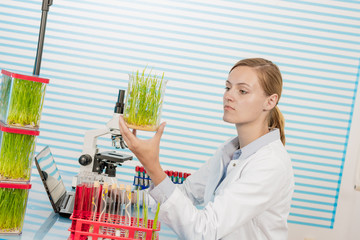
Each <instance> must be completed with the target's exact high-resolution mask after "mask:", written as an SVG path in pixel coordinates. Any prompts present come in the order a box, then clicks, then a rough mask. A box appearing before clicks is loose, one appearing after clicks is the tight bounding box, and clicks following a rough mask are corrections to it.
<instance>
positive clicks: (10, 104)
mask: <svg viewBox="0 0 360 240" xmlns="http://www.w3.org/2000/svg"><path fill="white" fill-rule="evenodd" d="M1 74H2V78H1V85H0V86H1V89H0V95H1V103H0V120H1V121H2V122H3V123H4V124H5V125H8V126H13V127H23V128H29V129H33V130H37V129H39V124H40V117H41V112H42V108H43V103H44V97H45V90H46V85H47V84H48V83H49V79H46V78H40V77H37V76H28V75H23V74H18V73H13V72H10V71H6V70H4V69H3V70H1Z"/></svg>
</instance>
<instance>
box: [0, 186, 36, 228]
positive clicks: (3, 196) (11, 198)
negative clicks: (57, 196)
mask: <svg viewBox="0 0 360 240" xmlns="http://www.w3.org/2000/svg"><path fill="white" fill-rule="evenodd" d="M30 188H31V184H23V183H21V184H20V183H9V182H5V183H4V182H1V181H0V235H8V234H20V233H21V231H22V228H23V223H24V218H25V211H26V204H27V199H28V193H29V189H30Z"/></svg>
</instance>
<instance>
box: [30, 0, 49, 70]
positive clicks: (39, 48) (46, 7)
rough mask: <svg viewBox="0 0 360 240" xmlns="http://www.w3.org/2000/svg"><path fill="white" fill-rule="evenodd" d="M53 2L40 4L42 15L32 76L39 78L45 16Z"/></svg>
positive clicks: (47, 1)
mask: <svg viewBox="0 0 360 240" xmlns="http://www.w3.org/2000/svg"><path fill="white" fill-rule="evenodd" d="M52 3H53V0H43V4H42V8H41V10H42V14H41V23H40V31H39V39H38V46H37V52H36V58H35V65H34V71H33V75H36V76H39V74H40V66H41V58H42V52H43V48H44V38H45V29H46V20H47V14H48V11H49V7H50V6H51V5H52Z"/></svg>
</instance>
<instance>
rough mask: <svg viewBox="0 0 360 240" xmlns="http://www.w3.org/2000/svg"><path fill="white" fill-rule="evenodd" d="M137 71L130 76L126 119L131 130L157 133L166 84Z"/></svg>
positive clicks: (159, 79)
mask: <svg viewBox="0 0 360 240" xmlns="http://www.w3.org/2000/svg"><path fill="white" fill-rule="evenodd" d="M145 70H146V69H144V70H143V71H142V73H139V71H137V72H136V73H133V74H131V75H130V76H129V84H128V93H127V99H126V106H125V110H124V119H125V121H126V123H127V125H128V127H130V128H134V129H141V130H147V131H155V130H156V129H157V127H158V126H159V123H160V117H161V108H162V103H163V94H164V91H165V85H166V82H165V81H164V73H163V75H162V77H161V78H160V77H159V76H157V75H151V73H149V74H148V75H147V76H146V75H145Z"/></svg>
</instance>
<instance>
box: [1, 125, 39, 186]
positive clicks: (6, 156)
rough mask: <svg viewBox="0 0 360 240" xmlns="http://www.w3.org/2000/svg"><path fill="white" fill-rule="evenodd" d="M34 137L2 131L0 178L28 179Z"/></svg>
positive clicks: (33, 148)
mask: <svg viewBox="0 0 360 240" xmlns="http://www.w3.org/2000/svg"><path fill="white" fill-rule="evenodd" d="M35 137H36V136H33V135H25V134H16V133H8V132H2V141H1V148H0V180H12V181H28V180H29V179H30V172H31V165H32V156H33V153H34V151H35Z"/></svg>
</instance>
